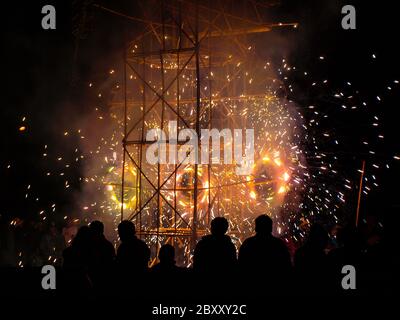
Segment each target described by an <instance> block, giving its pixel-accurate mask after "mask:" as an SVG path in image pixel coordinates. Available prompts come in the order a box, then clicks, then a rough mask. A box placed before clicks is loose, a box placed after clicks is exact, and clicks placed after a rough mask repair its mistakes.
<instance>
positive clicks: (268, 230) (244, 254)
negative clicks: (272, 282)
mask: <svg viewBox="0 0 400 320" xmlns="http://www.w3.org/2000/svg"><path fill="white" fill-rule="evenodd" d="M255 231H256V235H255V236H253V237H250V238H247V239H246V240H245V241H244V242H243V244H242V246H241V247H240V250H239V265H240V267H241V269H242V270H244V271H245V272H250V273H254V274H258V273H265V274H268V272H271V274H273V273H277V274H280V273H285V272H288V271H289V270H290V268H291V260H290V254H289V250H288V248H287V246H286V245H285V243H284V242H283V240H281V239H279V238H276V237H274V236H273V235H272V219H271V218H270V217H269V216H268V215H265V214H264V215H260V216H258V217H257V218H256V219H255Z"/></svg>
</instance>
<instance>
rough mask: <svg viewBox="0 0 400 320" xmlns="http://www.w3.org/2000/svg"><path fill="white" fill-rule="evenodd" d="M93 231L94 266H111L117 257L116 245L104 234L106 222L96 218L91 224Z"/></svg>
mask: <svg viewBox="0 0 400 320" xmlns="http://www.w3.org/2000/svg"><path fill="white" fill-rule="evenodd" d="M89 228H90V231H91V232H92V241H93V244H92V254H91V261H90V263H91V266H92V267H95V268H97V267H110V266H111V265H112V263H113V262H114V259H115V250H114V246H113V245H112V243H111V242H110V241H108V240H107V239H106V238H105V236H104V224H103V223H102V222H101V221H98V220H95V221H93V222H92V223H91V224H90V226H89Z"/></svg>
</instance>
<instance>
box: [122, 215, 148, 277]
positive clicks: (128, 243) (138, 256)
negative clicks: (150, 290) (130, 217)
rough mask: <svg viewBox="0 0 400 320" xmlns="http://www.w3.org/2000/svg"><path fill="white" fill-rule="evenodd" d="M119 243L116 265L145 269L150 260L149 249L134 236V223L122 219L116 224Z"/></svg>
mask: <svg viewBox="0 0 400 320" xmlns="http://www.w3.org/2000/svg"><path fill="white" fill-rule="evenodd" d="M118 235H119V238H120V240H121V244H120V245H119V247H118V250H117V262H118V265H119V266H121V267H123V268H132V269H134V270H141V271H145V270H147V268H148V262H149V260H150V249H149V247H148V246H147V245H146V243H145V242H144V241H142V240H140V239H138V238H137V237H136V230H135V225H134V224H133V223H132V222H131V221H127V220H124V221H122V222H121V223H120V224H119V225H118Z"/></svg>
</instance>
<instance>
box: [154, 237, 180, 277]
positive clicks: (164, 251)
mask: <svg viewBox="0 0 400 320" xmlns="http://www.w3.org/2000/svg"><path fill="white" fill-rule="evenodd" d="M158 259H159V260H160V262H159V263H157V264H156V265H154V266H153V267H152V268H151V271H152V272H153V273H155V274H159V275H173V274H178V273H179V272H180V271H181V269H182V268H179V267H178V266H177V265H176V263H175V248H174V247H173V246H171V245H170V244H164V245H162V246H161V248H160V252H159V253H158Z"/></svg>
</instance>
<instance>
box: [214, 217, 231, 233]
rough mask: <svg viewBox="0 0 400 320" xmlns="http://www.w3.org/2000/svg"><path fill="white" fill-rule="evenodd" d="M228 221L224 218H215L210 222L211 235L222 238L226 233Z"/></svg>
mask: <svg viewBox="0 0 400 320" xmlns="http://www.w3.org/2000/svg"><path fill="white" fill-rule="evenodd" d="M228 226H229V224H228V220H226V219H225V218H224V217H216V218H214V219H213V220H212V221H211V234H212V235H214V236H223V235H224V234H225V233H226V232H227V231H228Z"/></svg>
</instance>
